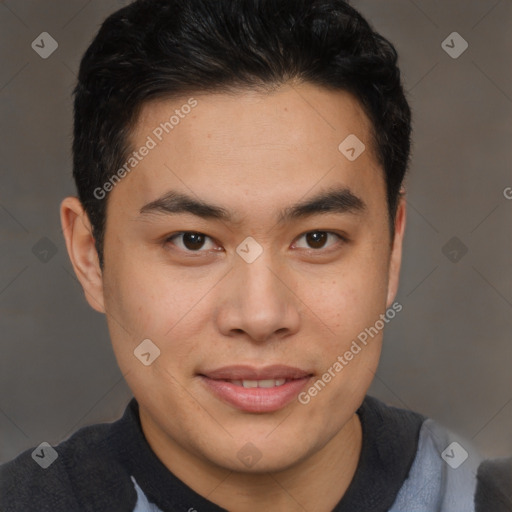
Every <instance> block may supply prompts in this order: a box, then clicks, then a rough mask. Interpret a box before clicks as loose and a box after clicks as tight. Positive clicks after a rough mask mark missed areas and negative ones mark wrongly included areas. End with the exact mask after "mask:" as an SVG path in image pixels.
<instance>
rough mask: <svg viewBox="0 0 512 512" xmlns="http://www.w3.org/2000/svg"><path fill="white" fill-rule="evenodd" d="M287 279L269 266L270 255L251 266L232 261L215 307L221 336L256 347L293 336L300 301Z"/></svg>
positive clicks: (281, 270) (241, 261) (280, 268)
mask: <svg viewBox="0 0 512 512" xmlns="http://www.w3.org/2000/svg"><path fill="white" fill-rule="evenodd" d="M286 276H287V273H286V269H284V268H283V267H282V266H277V265H276V264H275V262H274V263H273V262H272V259H271V256H270V254H269V251H264V252H263V254H262V255H261V256H260V257H259V258H258V259H256V260H255V261H253V262H252V263H247V262H246V261H244V260H243V259H242V258H239V259H237V260H235V263H234V268H233V270H232V271H231V272H230V273H229V274H228V276H227V279H226V282H225V283H224V286H223V289H222V292H221V297H222V298H221V299H220V301H219V304H218V307H217V315H216V321H217V325H218V328H219V330H220V331H221V333H222V334H223V335H225V336H231V337H235V336H238V337H245V338H248V339H250V340H251V341H253V342H257V343H261V342H265V341H270V340H276V339H281V338H284V337H287V336H290V335H292V334H294V333H296V332H297V331H298V330H299V326H300V321H301V316H300V307H299V306H300V301H299V299H298V298H297V297H296V295H295V294H294V293H293V288H292V285H291V283H290V282H287V281H290V280H289V279H288V280H287V279H286Z"/></svg>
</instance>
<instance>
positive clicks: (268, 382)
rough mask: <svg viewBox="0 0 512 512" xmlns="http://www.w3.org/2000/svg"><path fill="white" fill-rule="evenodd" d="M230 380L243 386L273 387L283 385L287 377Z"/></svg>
mask: <svg viewBox="0 0 512 512" xmlns="http://www.w3.org/2000/svg"><path fill="white" fill-rule="evenodd" d="M230 382H231V384H234V385H235V386H243V387H244V388H273V387H276V386H282V385H283V384H284V383H285V382H286V379H265V380H232V381H230Z"/></svg>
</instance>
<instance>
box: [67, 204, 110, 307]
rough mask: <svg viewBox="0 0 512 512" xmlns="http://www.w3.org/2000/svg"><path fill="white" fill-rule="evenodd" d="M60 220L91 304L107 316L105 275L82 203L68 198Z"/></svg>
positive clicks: (79, 278) (73, 260) (71, 255)
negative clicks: (104, 289) (104, 287)
mask: <svg viewBox="0 0 512 512" xmlns="http://www.w3.org/2000/svg"><path fill="white" fill-rule="evenodd" d="M60 221H61V225H62V232H63V234H64V239H65V241H66V248H67V250H68V254H69V258H70V260H71V264H72V265H73V269H74V271H75V274H76V276H77V278H78V280H79V281H80V284H81V285H82V288H83V290H84V293H85V298H86V299H87V302H88V303H89V305H90V306H91V307H92V308H93V309H95V310H96V311H98V312H100V313H105V305H104V297H103V274H102V271H101V268H100V264H99V259H98V253H97V252H96V246H95V241H94V237H93V235H92V226H91V223H90V222H89V218H88V216H87V213H86V212H85V210H84V208H83V206H82V203H81V202H80V201H79V199H78V198H76V197H66V198H65V199H64V200H63V201H62V203H61V206H60Z"/></svg>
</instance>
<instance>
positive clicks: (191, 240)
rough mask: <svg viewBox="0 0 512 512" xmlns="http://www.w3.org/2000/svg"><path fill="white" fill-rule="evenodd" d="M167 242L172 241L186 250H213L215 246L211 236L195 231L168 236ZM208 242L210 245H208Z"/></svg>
mask: <svg viewBox="0 0 512 512" xmlns="http://www.w3.org/2000/svg"><path fill="white" fill-rule="evenodd" d="M166 243H171V244H173V245H175V246H176V247H178V248H179V249H181V250H182V251H185V252H206V251H207V250H211V249H212V248H213V246H214V243H213V241H212V239H211V238H210V237H209V236H207V235H204V234H203V233H197V232H195V231H182V232H181V233H176V234H174V235H172V236H170V237H168V238H167V239H166ZM208 243H209V244H210V246H208ZM205 245H206V247H205ZM201 249H203V250H201Z"/></svg>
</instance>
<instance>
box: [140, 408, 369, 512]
mask: <svg viewBox="0 0 512 512" xmlns="http://www.w3.org/2000/svg"><path fill="white" fill-rule="evenodd" d="M145 419H146V418H145V415H144V414H143V412H142V411H141V424H142V426H143V431H144V435H145V437H146V439H147V441H148V443H149V445H150V446H151V448H152V450H153V451H154V452H155V453H156V454H157V455H158V457H159V458H160V460H161V461H162V462H163V464H164V465H165V466H166V467H167V468H168V469H169V470H170V471H171V472H172V473H173V474H174V475H175V476H176V477H178V478H179V479H180V480H181V481H182V482H184V483H185V484H186V485H188V486H189V487H190V488H191V489H193V490H194V491H195V492H197V493H198V494H200V495H201V496H203V497H205V498H206V499H208V500H210V501H211V502H213V503H215V504H217V505H218V506H220V507H222V508H225V509H227V510H230V511H234V512H235V511H236V512H256V511H261V510H262V509H263V510H264V509H265V508H266V509H268V510H279V511H282V512H295V511H301V512H304V510H310V511H315V512H331V511H332V510H333V508H334V507H335V506H336V505H337V503H338V502H339V501H340V499H341V498H342V497H343V495H344V494H345V492H346V490H347V488H348V486H349V485H350V482H351V481H352V478H353V476H354V473H355V471H356V468H357V464H358V461H359V456H360V453H361V446H362V429H361V423H360V421H359V417H358V416H357V414H354V415H353V417H352V418H351V419H350V420H349V421H348V422H347V423H346V424H345V426H344V427H343V428H342V429H341V430H340V431H339V432H338V433H337V434H336V435H335V436H334V437H333V438H332V439H330V440H329V442H328V443H327V444H326V445H325V446H323V447H322V448H321V449H319V450H318V451H316V452H315V453H313V454H312V455H310V456H308V457H306V458H304V459H303V460H300V461H298V462H297V463H296V464H294V465H293V466H291V467H289V468H287V469H285V470H282V471H277V472H265V473H237V472H233V471H230V470H228V469H225V468H220V467H218V466H215V465H209V464H208V463H205V462H204V460H201V459H199V458H197V457H194V456H191V455H190V453H188V452H187V451H185V450H184V449H183V448H181V447H180V446H179V445H177V444H176V443H174V442H173V441H172V440H170V439H169V438H168V437H167V436H166V435H165V434H164V433H163V432H160V431H158V430H157V429H155V428H154V426H153V425H152V424H151V422H148V421H145ZM192 459H193V460H192Z"/></svg>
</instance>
